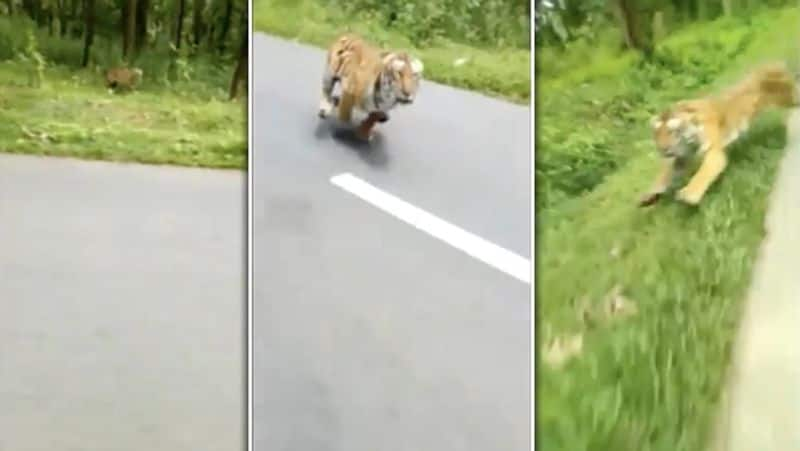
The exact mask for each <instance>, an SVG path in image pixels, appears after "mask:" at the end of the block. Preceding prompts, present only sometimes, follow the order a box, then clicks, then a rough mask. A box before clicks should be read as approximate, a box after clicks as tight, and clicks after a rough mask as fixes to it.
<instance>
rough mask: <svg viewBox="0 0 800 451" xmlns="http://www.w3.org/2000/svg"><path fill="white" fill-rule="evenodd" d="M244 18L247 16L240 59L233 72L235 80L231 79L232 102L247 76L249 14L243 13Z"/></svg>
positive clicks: (240, 46) (243, 29) (240, 47)
mask: <svg viewBox="0 0 800 451" xmlns="http://www.w3.org/2000/svg"><path fill="white" fill-rule="evenodd" d="M242 16H245V20H243V22H244V24H243V25H244V26H243V27H242V39H241V44H240V45H239V58H238V61H237V62H236V69H234V71H233V78H232V79H231V89H230V96H229V98H230V100H233V99H235V98H236V96H237V94H238V92H239V85H240V84H241V83H242V82H243V81H244V80H246V76H247V19H246V16H247V13H246V12H243V13H242Z"/></svg>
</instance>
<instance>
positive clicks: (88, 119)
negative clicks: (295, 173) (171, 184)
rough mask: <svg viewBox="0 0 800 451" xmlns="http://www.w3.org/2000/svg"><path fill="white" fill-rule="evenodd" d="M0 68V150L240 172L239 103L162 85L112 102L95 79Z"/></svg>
mask: <svg viewBox="0 0 800 451" xmlns="http://www.w3.org/2000/svg"><path fill="white" fill-rule="evenodd" d="M27 77H28V75H27V71H26V68H25V67H24V66H23V65H21V64H20V63H17V62H14V61H5V62H0V88H2V89H0V104H1V105H2V108H0V149H2V151H4V152H15V153H31V154H42V155H60V156H73V157H79V158H89V159H103V160H116V161H134V162H141V163H153V164H177V165H187V166H206V167H215V168H245V167H246V164H247V139H246V135H247V133H246V123H245V116H246V114H243V113H244V108H245V107H244V106H243V102H241V101H238V102H228V101H226V100H224V93H221V94H220V95H217V96H214V98H211V99H209V98H207V97H206V98H204V96H196V95H189V94H181V93H179V92H177V91H176V90H174V89H167V88H165V87H163V86H161V87H159V86H154V85H151V86H148V87H147V89H142V90H140V91H137V92H133V93H129V94H123V95H111V94H109V93H108V92H107V91H106V90H105V89H104V87H103V86H102V83H101V81H102V79H101V77H100V75H98V74H95V73H91V72H89V71H69V70H67V69H63V68H59V67H58V66H53V67H50V68H48V69H46V71H45V77H46V81H45V84H44V85H43V86H42V87H40V88H37V89H34V88H30V87H28V85H27Z"/></svg>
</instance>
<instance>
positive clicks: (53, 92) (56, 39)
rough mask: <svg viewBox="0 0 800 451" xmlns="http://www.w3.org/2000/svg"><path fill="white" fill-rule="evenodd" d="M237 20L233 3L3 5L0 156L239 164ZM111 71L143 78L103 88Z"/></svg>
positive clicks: (242, 110) (241, 112)
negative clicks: (131, 71)
mask: <svg viewBox="0 0 800 451" xmlns="http://www.w3.org/2000/svg"><path fill="white" fill-rule="evenodd" d="M129 12H131V13H130V14H129ZM246 14H247V5H246V3H243V2H240V1H238V0H237V1H234V0H184V1H181V2H168V1H165V0H149V1H147V0H139V1H138V2H137V1H136V0H125V1H121V2H117V1H114V2H111V1H109V0H86V1H82V2H81V1H66V0H65V1H64V2H45V1H43V0H25V1H23V2H20V1H18V0H9V1H6V2H4V3H3V4H2V5H1V6H0V88H2V89H0V105H2V108H0V152H8V153H27V154H39V155H57V156H68V157H78V158H87V159H103V160H113V161H132V162H141V163H152V164H176V165H187V166H204V167H215V168H235V169H244V168H245V167H246V163H247V123H246V116H247V113H246V111H247V103H246V99H247V94H246V92H245V90H246V86H247V82H246V78H245V75H246V65H245V63H246V57H247V56H246V55H247V53H246V38H247V16H246ZM112 67H130V68H134V67H135V68H141V70H142V71H143V77H142V79H141V81H140V82H139V83H138V84H137V85H136V86H135V88H134V89H133V90H119V91H118V92H115V93H110V92H109V91H108V89H107V88H106V86H105V78H104V74H105V71H106V70H107V69H109V68H112Z"/></svg>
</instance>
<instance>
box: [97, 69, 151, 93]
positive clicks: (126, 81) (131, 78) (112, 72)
mask: <svg viewBox="0 0 800 451" xmlns="http://www.w3.org/2000/svg"><path fill="white" fill-rule="evenodd" d="M105 79H106V88H108V89H113V90H119V89H125V90H130V89H133V88H134V87H136V85H138V84H139V82H140V81H141V79H142V70H141V69H138V68H128V67H113V68H111V69H108V70H107V71H106V73H105Z"/></svg>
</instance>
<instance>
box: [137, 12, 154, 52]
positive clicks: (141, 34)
mask: <svg viewBox="0 0 800 451" xmlns="http://www.w3.org/2000/svg"><path fill="white" fill-rule="evenodd" d="M149 10H150V1H149V0H138V1H137V2H136V33H135V34H136V37H135V40H134V41H135V44H134V47H135V48H136V53H139V51H140V50H141V49H142V46H144V44H145V43H146V42H147V13H148V11H149Z"/></svg>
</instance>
